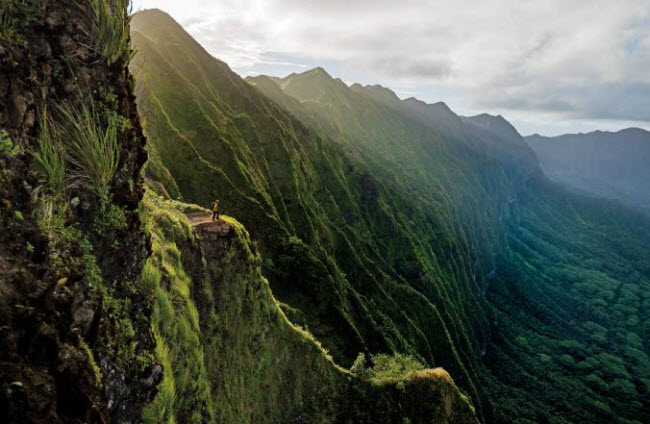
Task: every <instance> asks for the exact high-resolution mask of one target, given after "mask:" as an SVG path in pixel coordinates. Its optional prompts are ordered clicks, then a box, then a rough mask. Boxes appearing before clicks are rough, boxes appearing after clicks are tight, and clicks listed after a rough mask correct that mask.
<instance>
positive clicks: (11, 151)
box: [0, 130, 20, 156]
mask: <svg viewBox="0 0 650 424" xmlns="http://www.w3.org/2000/svg"><path fill="white" fill-rule="evenodd" d="M18 153H20V145H19V144H14V142H13V140H12V139H11V137H9V134H7V131H5V130H0V155H7V156H16V155H17V154H18Z"/></svg>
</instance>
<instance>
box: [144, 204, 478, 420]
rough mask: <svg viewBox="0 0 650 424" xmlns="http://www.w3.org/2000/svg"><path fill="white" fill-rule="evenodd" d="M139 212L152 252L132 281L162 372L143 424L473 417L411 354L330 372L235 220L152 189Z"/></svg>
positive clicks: (442, 378) (439, 374) (443, 380)
mask: <svg viewBox="0 0 650 424" xmlns="http://www.w3.org/2000/svg"><path fill="white" fill-rule="evenodd" d="M141 212H142V215H143V217H144V220H145V222H147V226H148V228H150V230H151V233H152V241H153V249H152V250H153V254H152V256H151V257H150V258H149V260H148V261H147V263H146V264H145V267H144V269H143V274H142V278H141V280H140V281H141V283H140V284H141V287H142V288H143V290H146V291H147V292H148V293H149V296H150V297H151V298H152V299H154V310H153V328H154V333H155V336H156V357H157V358H158V360H160V361H161V363H162V364H163V366H164V369H165V372H164V377H163V380H162V383H161V384H160V388H159V393H158V395H157V397H156V399H155V400H154V402H153V403H152V404H151V405H150V406H149V407H147V409H146V410H145V413H144V417H143V418H144V422H145V423H162V422H166V423H170V422H178V423H181V422H182V423H190V422H196V423H200V422H233V423H234V422H238V423H246V422H250V423H257V422H286V421H292V422H309V423H312V422H313V423H325V422H354V423H375V422H403V421H406V420H408V422H412V423H420V422H421V423H429V422H448V423H477V422H478V421H477V419H476V416H475V414H474V410H473V407H472V406H471V403H470V402H469V400H468V399H467V398H466V397H465V396H464V395H463V394H462V393H461V392H460V391H459V389H458V388H457V387H456V386H455V384H454V383H453V381H452V380H451V378H450V377H449V375H448V374H447V373H446V372H444V371H441V370H423V366H422V365H421V364H419V363H417V361H415V360H414V359H412V358H408V357H404V356H401V355H399V356H396V357H389V356H386V355H382V356H381V357H375V358H373V363H374V366H373V367H372V368H370V369H365V368H363V369H362V367H357V368H356V369H353V371H354V373H353V372H350V371H348V370H345V369H343V368H341V367H339V366H338V365H336V364H335V363H334V361H333V359H332V357H331V356H330V355H329V354H328V352H327V351H326V350H325V349H324V348H323V347H322V346H321V344H320V343H319V342H318V341H317V340H316V339H314V337H313V336H312V335H311V334H310V333H309V332H308V331H306V330H305V329H304V328H301V327H300V326H297V325H295V324H293V323H291V322H290V321H289V320H288V319H287V317H286V315H285V314H284V312H283V311H282V308H281V307H280V304H279V302H278V301H277V300H276V299H275V298H274V296H273V294H272V293H271V289H270V287H269V284H268V282H267V281H266V279H265V278H264V277H263V276H262V263H263V259H262V257H261V256H260V255H259V253H258V252H257V251H256V248H255V245H254V244H253V243H252V242H251V240H250V238H249V235H248V232H247V231H246V230H245V229H244V227H243V226H242V225H241V224H240V223H238V222H237V221H236V220H234V219H232V218H229V217H222V219H223V220H222V221H219V222H211V220H210V214H209V212H208V211H207V210H203V209H202V208H199V207H197V206H196V205H189V204H184V203H181V202H177V201H169V200H163V199H162V198H161V197H159V196H157V195H155V194H153V193H151V192H150V193H148V194H147V195H146V197H145V201H144V203H143V207H142V210H141ZM188 216H189V218H188Z"/></svg>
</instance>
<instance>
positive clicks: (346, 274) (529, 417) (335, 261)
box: [131, 11, 650, 423]
mask: <svg viewBox="0 0 650 424" xmlns="http://www.w3.org/2000/svg"><path fill="white" fill-rule="evenodd" d="M132 29H133V32H132V38H133V42H134V44H135V46H136V49H137V50H138V51H139V54H138V56H136V59H135V60H134V61H133V63H132V67H131V69H132V71H133V72H134V74H135V75H136V78H137V85H136V93H137V96H138V108H139V111H140V113H141V115H142V116H143V121H144V122H143V124H144V125H143V126H144V129H145V132H146V134H147V136H148V138H149V141H150V146H149V148H150V151H151V155H152V157H154V158H155V161H154V162H152V164H151V165H150V171H149V174H148V175H149V177H150V178H151V179H153V180H155V181H153V184H154V185H156V186H157V187H158V190H159V191H160V192H161V193H165V192H166V193H168V194H169V195H172V196H182V198H183V199H184V200H186V201H189V202H195V203H199V204H202V205H205V206H207V205H208V204H209V203H210V202H211V201H212V200H213V199H214V198H219V199H220V200H221V201H222V205H223V208H224V209H225V211H226V212H227V213H228V214H230V215H233V216H236V217H237V219H238V220H239V221H241V222H242V223H243V224H244V225H245V226H246V228H247V229H248V230H249V231H250V236H251V239H252V240H254V242H255V243H256V244H257V246H258V249H259V251H260V253H261V256H262V258H265V259H264V261H263V263H262V273H263V274H264V275H265V276H266V277H267V278H268V279H269V283H270V286H271V288H272V290H273V293H274V295H275V296H276V297H277V298H278V299H279V300H280V301H281V305H282V308H283V310H284V312H285V314H286V315H287V317H288V318H289V319H290V320H291V321H292V322H294V323H297V324H300V325H302V326H304V327H306V328H308V329H309V331H310V332H311V333H313V334H314V335H315V336H316V338H317V339H318V340H320V341H321V342H322V343H323V345H324V346H325V347H326V348H327V349H329V350H330V351H331V354H332V356H333V357H334V360H335V361H336V362H338V363H341V364H343V365H345V366H349V365H350V364H352V361H353V360H354V358H355V357H356V356H357V353H358V352H368V353H379V352H402V353H407V354H411V355H413V356H415V357H416V358H417V359H419V360H420V361H422V362H424V363H426V364H427V365H429V366H444V367H445V368H446V369H447V370H448V371H449V373H450V374H451V376H452V377H453V378H454V380H455V381H456V382H457V383H458V385H459V386H460V387H461V388H462V389H463V390H465V391H466V392H467V393H468V394H469V395H470V396H471V398H472V401H473V402H474V405H475V406H476V408H477V411H478V414H479V415H480V416H481V417H482V418H484V419H485V420H486V421H490V422H508V423H509V422H616V420H620V422H634V420H636V421H639V422H643V421H644V420H646V419H647V412H645V411H648V410H649V408H648V404H647V396H646V394H647V393H648V389H647V383H646V381H647V379H648V375H649V373H648V368H647V367H646V363H647V355H648V353H649V351H648V342H647V340H648V333H647V329H645V327H643V326H638V324H639V323H643V322H644V321H643V320H645V319H646V314H647V312H646V311H647V300H646V298H645V293H648V290H647V285H648V277H649V275H650V274H649V269H648V263H647V260H646V259H644V256H643V254H644V253H643V251H644V249H643V246H644V245H648V242H649V241H650V235H649V234H648V231H647V228H648V222H647V220H646V218H643V217H639V216H636V215H634V214H633V213H632V212H630V211H627V210H623V209H620V208H618V207H617V206H616V205H609V204H605V203H602V202H599V201H596V200H592V201H589V200H586V199H582V198H580V197H579V196H576V195H574V194H569V193H566V192H565V191H563V190H562V189H561V188H558V187H556V186H554V185H552V184H550V183H548V182H546V181H545V179H544V177H543V176H542V174H541V170H540V168H539V166H538V164H537V161H536V158H535V155H534V153H533V152H532V151H531V150H530V149H529V148H528V146H527V145H526V143H525V142H524V140H523V139H522V138H521V137H520V136H519V134H518V133H517V132H516V130H514V128H512V126H511V125H510V124H508V123H507V121H505V120H504V119H503V118H501V117H492V116H489V115H479V116H478V117H471V118H462V117H459V116H457V115H455V114H454V113H453V112H452V111H451V110H449V108H447V107H446V105H444V104H441V103H438V104H434V105H428V104H425V103H423V102H420V101H418V100H416V99H408V100H405V101H401V100H399V99H398V98H397V97H396V96H395V95H394V94H392V93H391V92H390V91H389V90H387V89H384V88H381V87H376V86H375V87H361V86H359V85H354V86H352V87H347V86H346V85H345V84H343V83H342V82H341V81H338V80H336V79H333V78H332V77H331V76H329V75H328V74H327V73H326V72H325V71H324V70H323V69H320V68H317V69H314V70H312V71H309V72H307V73H304V74H298V75H290V76H288V77H286V78H282V79H277V78H269V77H257V78H252V79H249V80H248V83H247V82H245V81H243V80H242V79H240V78H239V77H238V76H237V75H236V74H234V73H233V72H231V71H230V70H229V69H228V67H227V65H225V64H224V63H223V62H220V61H218V60H216V59H214V58H213V57H211V56H210V55H209V54H208V53H207V52H205V50H203V49H202V48H201V47H200V46H199V45H198V44H197V43H196V42H195V41H194V40H192V39H191V37H189V35H187V33H185V32H184V31H183V30H182V28H181V27H180V26H179V25H178V24H176V23H175V22H174V21H173V20H171V18H169V17H168V16H167V15H165V14H163V13H161V12H158V11H148V12H144V13H140V14H138V15H136V16H135V17H134V19H133V25H132ZM172 193H173V194H172ZM628 239H629V240H631V241H630V242H629V243H628V244H625V245H622V244H621V243H620V241H621V240H628ZM614 241H617V242H616V243H614ZM628 291H630V293H629V294H628V293H627V292H628ZM644 308H645V309H644ZM621 314H622V315H621ZM622 316H625V320H621V319H620V318H621V317H622ZM623 322H625V324H624V325H623V324H621V323H623ZM622 331H624V332H625V334H626V335H625V336H624V337H620V336H619V334H620V333H621V332H622ZM628 333H630V334H629V336H628V335H627V334H628ZM639 340H640V341H639ZM573 341H576V342H577V343H578V344H580V346H581V347H580V348H579V349H577V348H576V349H577V350H578V353H576V352H573V351H571V350H570V349H574V348H575V346H577V345H576V344H575V343H573ZM603 355H605V356H603ZM567 356H570V357H569V358H567ZM571 361H573V364H572V363H571ZM582 362H587V363H586V364H583V365H579V364H580V363H582ZM589 367H591V368H589ZM601 381H602V385H601V384H600V382H601ZM631 387H633V389H631ZM621 390H622V391H624V392H625V395H623V397H621V396H613V395H612V393H613V392H618V391H621ZM630 405H631V407H630ZM626 420H627V421H626Z"/></svg>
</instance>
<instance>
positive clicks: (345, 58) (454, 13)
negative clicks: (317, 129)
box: [133, 0, 650, 135]
mask: <svg viewBox="0 0 650 424" xmlns="http://www.w3.org/2000/svg"><path fill="white" fill-rule="evenodd" d="M133 3H134V7H135V9H136V10H141V9H148V8H159V9H162V10H164V11H165V12H167V13H169V14H170V15H171V16H172V17H173V18H175V19H176V20H177V21H178V22H179V23H180V24H181V25H183V27H184V28H185V29H186V30H187V31H188V32H189V33H190V34H191V35H192V36H193V37H194V38H195V39H196V40H197V41H198V42H199V43H201V44H202V45H203V47H205V48H206V50H208V51H209V52H210V53H211V54H212V55H213V56H215V57H217V58H219V59H221V60H223V61H225V62H227V63H228V64H229V65H230V67H231V68H232V69H233V70H234V71H235V72H237V73H239V74H240V75H242V76H248V75H258V74H267V75H274V76H285V75H288V74H290V73H291V72H303V71H306V70H309V69H311V68H313V67H316V66H322V67H323V68H325V69H326V70H327V71H328V72H329V73H330V75H332V76H334V77H338V78H341V79H342V80H343V81H345V82H346V83H349V84H351V83H353V82H358V83H361V84H381V85H383V86H386V87H389V88H391V89H392V90H393V91H395V92H396V93H397V94H398V96H400V97H401V98H408V97H417V98H419V99H421V100H424V101H426V102H430V103H433V102H437V101H444V102H445V103H447V104H448V105H449V106H450V107H451V108H452V109H453V110H454V111H455V112H456V113H458V114H461V115H474V114H478V113H484V112H485V113H491V114H495V115H496V114H501V115H503V116H504V117H505V118H506V119H508V120H509V121H510V122H512V123H513V124H514V125H515V127H517V129H518V130H519V131H520V132H521V133H522V134H524V135H528V134H532V133H539V134H543V135H558V134H564V133H578V132H589V131H593V130H596V129H600V130H606V131H616V130H619V129H622V128H626V127H631V126H634V127H641V128H645V129H648V130H650V0H607V1H604V0H456V1H440V0H374V1H371V0H181V1H179V0H133Z"/></svg>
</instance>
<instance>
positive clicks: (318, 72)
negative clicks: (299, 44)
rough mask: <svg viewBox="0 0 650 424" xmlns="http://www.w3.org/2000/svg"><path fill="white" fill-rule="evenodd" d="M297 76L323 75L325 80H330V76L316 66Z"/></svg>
mask: <svg viewBox="0 0 650 424" xmlns="http://www.w3.org/2000/svg"><path fill="white" fill-rule="evenodd" d="M298 75H323V76H325V77H327V78H332V76H331V75H330V74H329V73H328V72H327V71H326V70H325V69H324V68H322V67H320V66H317V67H315V68H313V69H310V70H308V71H305V72H303V73H301V74H298Z"/></svg>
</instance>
